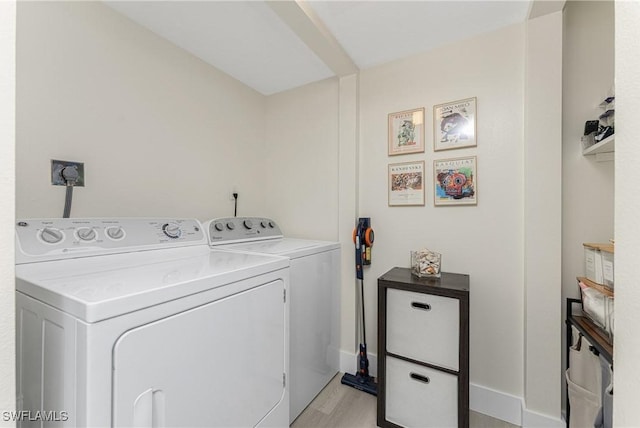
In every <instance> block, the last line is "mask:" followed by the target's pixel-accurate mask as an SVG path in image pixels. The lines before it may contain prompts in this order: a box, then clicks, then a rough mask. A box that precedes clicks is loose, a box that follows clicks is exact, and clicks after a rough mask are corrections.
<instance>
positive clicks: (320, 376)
mask: <svg viewBox="0 0 640 428" xmlns="http://www.w3.org/2000/svg"><path fill="white" fill-rule="evenodd" d="M204 227H205V229H206V231H207V234H208V236H209V244H210V245H211V246H212V248H214V249H230V250H236V251H237V250H241V251H246V252H250V253H254V254H270V255H280V256H286V257H289V258H290V259H291V268H290V269H291V270H290V273H291V287H290V292H289V294H290V295H291V298H290V300H291V308H290V310H291V318H290V319H291V322H290V325H289V327H290V337H291V341H290V344H291V346H290V370H291V385H290V397H291V402H290V418H289V422H290V423H291V422H293V421H294V420H295V418H297V417H298V415H299V414H300V413H301V412H302V411H303V410H304V409H305V407H307V405H309V403H310V402H311V401H312V400H313V398H314V397H315V396H316V395H317V394H318V393H319V392H320V391H321V390H322V388H324V387H325V386H326V385H327V383H329V381H330V380H331V379H332V378H333V377H334V376H335V375H336V373H338V371H339V367H340V351H339V349H340V343H339V341H340V243H338V242H326V241H313V240H303V239H293V238H285V237H283V235H282V232H281V230H280V228H279V227H278V225H277V224H276V223H275V222H274V221H273V220H271V219H268V218H263V217H231V218H219V219H214V220H210V221H208V222H207V223H205V224H204Z"/></svg>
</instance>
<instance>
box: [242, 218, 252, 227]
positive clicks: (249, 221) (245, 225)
mask: <svg viewBox="0 0 640 428" xmlns="http://www.w3.org/2000/svg"><path fill="white" fill-rule="evenodd" d="M242 224H244V227H246V228H247V229H252V228H253V222H252V221H251V220H245V221H244V222H242Z"/></svg>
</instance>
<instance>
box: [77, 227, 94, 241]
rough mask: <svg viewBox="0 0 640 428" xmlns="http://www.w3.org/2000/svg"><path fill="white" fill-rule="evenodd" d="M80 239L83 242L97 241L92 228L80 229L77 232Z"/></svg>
mask: <svg viewBox="0 0 640 428" xmlns="http://www.w3.org/2000/svg"><path fill="white" fill-rule="evenodd" d="M76 235H77V236H78V239H80V240H82V241H93V240H94V239H96V231H95V230H93V229H92V228H90V227H80V228H78V229H77V230H76Z"/></svg>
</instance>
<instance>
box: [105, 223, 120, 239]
mask: <svg viewBox="0 0 640 428" xmlns="http://www.w3.org/2000/svg"><path fill="white" fill-rule="evenodd" d="M107 236H108V237H109V238H111V239H122V238H124V229H123V228H121V227H120V226H115V227H109V228H108V229H107Z"/></svg>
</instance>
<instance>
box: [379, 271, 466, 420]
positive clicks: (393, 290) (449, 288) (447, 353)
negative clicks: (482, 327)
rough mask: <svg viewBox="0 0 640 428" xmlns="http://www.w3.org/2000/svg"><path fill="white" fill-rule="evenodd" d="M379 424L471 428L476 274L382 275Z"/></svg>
mask: <svg viewBox="0 0 640 428" xmlns="http://www.w3.org/2000/svg"><path fill="white" fill-rule="evenodd" d="M377 422H378V426H380V427H468V426H469V276H468V275H462V274H454V273H447V272H442V274H441V277H440V278H419V277H417V276H414V275H412V274H411V271H410V269H406V268H393V269H391V270H390V271H389V272H387V273H385V274H384V275H382V276H381V277H380V278H378V420H377Z"/></svg>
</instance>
